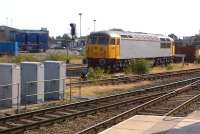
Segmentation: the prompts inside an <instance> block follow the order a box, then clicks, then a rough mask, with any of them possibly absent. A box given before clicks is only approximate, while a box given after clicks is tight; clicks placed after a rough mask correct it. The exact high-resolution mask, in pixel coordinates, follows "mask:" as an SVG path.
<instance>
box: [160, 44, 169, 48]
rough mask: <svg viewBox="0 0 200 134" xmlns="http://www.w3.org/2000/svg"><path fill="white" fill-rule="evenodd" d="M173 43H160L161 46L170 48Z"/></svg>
mask: <svg viewBox="0 0 200 134" xmlns="http://www.w3.org/2000/svg"><path fill="white" fill-rule="evenodd" d="M170 46H171V43H160V48H170Z"/></svg>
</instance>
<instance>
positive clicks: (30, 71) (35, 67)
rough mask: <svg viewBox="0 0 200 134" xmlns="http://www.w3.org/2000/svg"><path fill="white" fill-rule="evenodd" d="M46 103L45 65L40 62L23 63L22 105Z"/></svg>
mask: <svg viewBox="0 0 200 134" xmlns="http://www.w3.org/2000/svg"><path fill="white" fill-rule="evenodd" d="M43 101H44V65H43V64H42V63H39V62H22V63H21V103H22V104H35V103H41V102H43Z"/></svg>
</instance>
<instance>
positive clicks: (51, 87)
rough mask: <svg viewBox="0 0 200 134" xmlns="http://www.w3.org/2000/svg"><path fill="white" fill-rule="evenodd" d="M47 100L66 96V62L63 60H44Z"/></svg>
mask: <svg viewBox="0 0 200 134" xmlns="http://www.w3.org/2000/svg"><path fill="white" fill-rule="evenodd" d="M44 70H45V71H44V79H45V88H44V92H45V101H48V100H59V99H63V97H64V89H65V80H64V78H65V76H66V64H65V62H63V61H45V62H44Z"/></svg>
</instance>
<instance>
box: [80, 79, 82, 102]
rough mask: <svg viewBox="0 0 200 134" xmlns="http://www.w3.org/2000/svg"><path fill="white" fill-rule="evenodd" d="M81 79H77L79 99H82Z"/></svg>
mask: <svg viewBox="0 0 200 134" xmlns="http://www.w3.org/2000/svg"><path fill="white" fill-rule="evenodd" d="M81 82H82V81H81V78H79V97H80V98H81V97H82V93H81V84H82V83H81Z"/></svg>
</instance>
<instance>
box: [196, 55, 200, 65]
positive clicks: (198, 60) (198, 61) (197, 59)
mask: <svg viewBox="0 0 200 134" xmlns="http://www.w3.org/2000/svg"><path fill="white" fill-rule="evenodd" d="M195 61H196V63H197V64H200V56H198V57H196V58H195Z"/></svg>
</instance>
